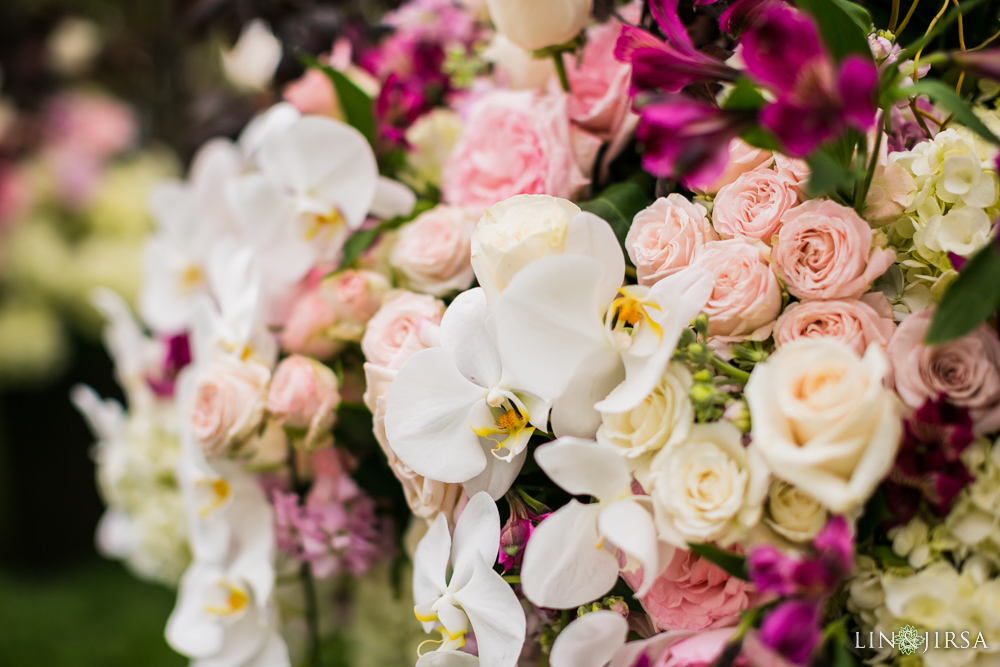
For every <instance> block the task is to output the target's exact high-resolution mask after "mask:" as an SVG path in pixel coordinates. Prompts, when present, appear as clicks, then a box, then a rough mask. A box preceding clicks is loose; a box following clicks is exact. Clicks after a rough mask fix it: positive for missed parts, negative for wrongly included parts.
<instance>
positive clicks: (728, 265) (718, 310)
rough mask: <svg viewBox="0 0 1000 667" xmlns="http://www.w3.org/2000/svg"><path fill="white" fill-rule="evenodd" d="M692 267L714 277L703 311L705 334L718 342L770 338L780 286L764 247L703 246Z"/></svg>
mask: <svg viewBox="0 0 1000 667" xmlns="http://www.w3.org/2000/svg"><path fill="white" fill-rule="evenodd" d="M692 265H693V266H698V267H701V268H703V269H708V270H709V271H711V272H712V274H713V276H714V277H715V287H714V288H713V290H712V296H711V298H709V300H708V303H707V304H706V305H705V308H704V309H703V310H704V312H705V313H706V314H707V315H708V335H709V336H718V337H719V338H720V340H722V341H733V340H741V339H745V338H750V339H751V340H764V339H765V338H767V337H768V336H770V335H771V327H772V326H773V324H774V320H775V318H776V317H778V313H780V312H781V287H780V286H779V285H778V277H777V276H776V275H774V271H772V270H771V266H770V264H768V261H767V246H765V245H764V244H763V243H761V242H759V241H752V242H751V241H749V240H747V239H729V240H727V241H713V242H711V243H706V244H705V245H703V246H702V247H701V249H700V250H698V253H697V255H696V256H695V260H694V262H693V263H692Z"/></svg>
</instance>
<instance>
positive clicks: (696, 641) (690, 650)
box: [653, 628, 736, 667]
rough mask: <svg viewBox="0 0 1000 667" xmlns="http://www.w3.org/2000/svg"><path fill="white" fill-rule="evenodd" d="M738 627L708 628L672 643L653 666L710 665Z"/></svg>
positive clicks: (692, 666)
mask: <svg viewBox="0 0 1000 667" xmlns="http://www.w3.org/2000/svg"><path fill="white" fill-rule="evenodd" d="M735 632H736V628H721V629H719V630H707V631H705V632H699V633H698V634H696V635H692V636H691V637H688V638H687V639H682V640H681V641H679V642H677V643H675V644H672V645H671V646H670V648H669V649H668V650H667V651H665V652H664V653H663V655H661V656H660V658H659V660H657V661H656V662H655V663H654V665H653V667H709V666H710V665H711V664H712V663H713V662H715V659H716V658H718V657H719V656H720V655H722V651H724V650H725V648H726V644H728V643H729V640H730V639H731V638H732V636H733V633H735Z"/></svg>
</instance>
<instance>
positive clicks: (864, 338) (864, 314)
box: [774, 292, 896, 357]
mask: <svg viewBox="0 0 1000 667" xmlns="http://www.w3.org/2000/svg"><path fill="white" fill-rule="evenodd" d="M895 330H896V323H895V321H894V320H893V315H892V309H891V308H890V307H889V302H888V301H886V299H885V296H884V295H883V294H882V293H881V292H871V293H868V294H864V295H862V296H861V298H860V299H834V300H831V301H802V302H798V303H793V304H791V305H790V306H788V308H786V309H785V312H784V313H782V314H781V317H779V318H778V321H777V323H776V324H775V325H774V342H775V343H776V344H777V345H779V346H780V345H785V344H787V343H791V342H792V341H795V340H799V339H800V338H835V339H837V340H839V341H841V342H842V343H846V344H847V345H849V346H850V347H851V348H852V349H853V350H854V351H855V352H857V353H858V356H859V357H860V356H862V355H864V353H865V350H866V349H868V346H869V345H872V344H874V345H878V346H879V347H881V348H882V349H883V350H884V349H885V348H886V346H887V345H888V344H889V339H890V338H892V334H893V332H894V331H895Z"/></svg>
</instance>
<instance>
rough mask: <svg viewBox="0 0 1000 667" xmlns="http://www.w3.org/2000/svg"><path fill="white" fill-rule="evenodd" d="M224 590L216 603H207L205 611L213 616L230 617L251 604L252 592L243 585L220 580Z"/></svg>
mask: <svg viewBox="0 0 1000 667" xmlns="http://www.w3.org/2000/svg"><path fill="white" fill-rule="evenodd" d="M219 585H220V588H222V589H223V590H221V591H219V592H220V593H221V595H220V596H218V597H219V600H218V601H215V602H216V603H215V604H206V605H205V611H207V612H208V613H209V614H212V615H213V616H220V617H222V618H229V617H232V616H235V615H237V614H240V613H242V612H243V610H245V609H246V608H247V605H249V604H250V594H249V593H248V592H247V590H246V589H244V588H243V587H242V586H238V585H236V584H234V583H232V582H231V581H221V582H219Z"/></svg>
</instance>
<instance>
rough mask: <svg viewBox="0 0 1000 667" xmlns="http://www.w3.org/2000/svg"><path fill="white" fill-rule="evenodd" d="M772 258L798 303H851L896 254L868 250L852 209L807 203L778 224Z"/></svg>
mask: <svg viewBox="0 0 1000 667" xmlns="http://www.w3.org/2000/svg"><path fill="white" fill-rule="evenodd" d="M772 256H773V258H774V262H775V265H776V266H777V269H778V273H779V274H781V277H782V278H783V279H784V280H785V285H786V286H787V288H788V291H789V292H791V293H792V294H794V295H795V296H797V297H799V298H800V299H846V298H852V299H856V298H857V297H859V296H861V295H862V294H864V293H865V292H867V291H868V288H869V287H871V284H872V281H874V280H875V279H876V278H878V277H879V276H881V275H882V274H883V273H885V271H886V269H888V268H889V267H890V266H891V265H892V262H893V261H894V260H895V258H896V253H895V252H893V251H892V250H889V249H886V248H879V247H873V234H872V230H871V228H870V227H869V226H868V223H867V222H865V221H864V220H862V219H861V217H860V216H858V214H857V213H855V212H854V210H853V209H851V208H848V207H847V206H842V205H841V204H838V203H836V202H832V201H828V200H823V199H813V200H811V201H807V202H805V203H804V204H802V205H800V206H797V207H795V208H793V209H792V210H790V211H788V213H786V214H785V216H784V217H783V218H782V220H781V231H780V232H779V233H778V242H777V245H776V246H775V248H774V251H773V254H772Z"/></svg>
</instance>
